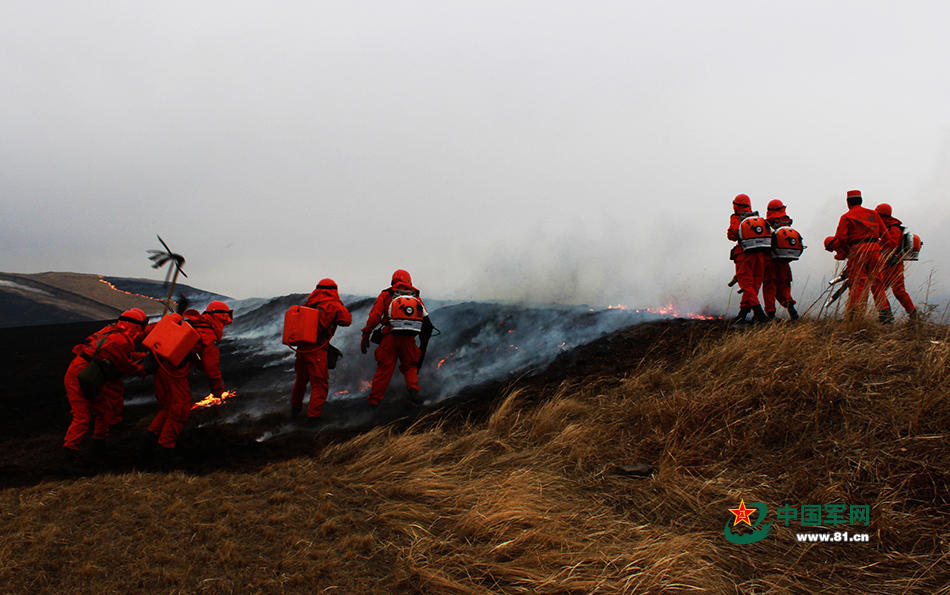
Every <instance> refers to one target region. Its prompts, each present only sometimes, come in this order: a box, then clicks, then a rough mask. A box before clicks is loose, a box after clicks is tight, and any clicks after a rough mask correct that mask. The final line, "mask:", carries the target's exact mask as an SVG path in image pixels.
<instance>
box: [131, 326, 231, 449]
mask: <svg viewBox="0 0 950 595" xmlns="http://www.w3.org/2000/svg"><path fill="white" fill-rule="evenodd" d="M184 318H185V321H186V322H187V323H188V324H190V325H191V326H192V328H194V329H195V330H196V331H198V336H199V340H198V343H197V344H195V347H194V348H193V349H192V351H191V353H190V354H189V355H188V356H186V357H185V359H184V360H182V362H181V364H179V365H178V366H174V365H172V363H171V362H169V361H168V360H165V359H164V358H162V357H160V356H158V355H157V354H156V355H155V359H156V360H158V369H157V370H156V371H155V398H156V399H157V400H158V407H159V410H158V413H157V414H156V415H155V418H154V419H153V420H152V423H151V424H149V426H148V431H149V432H151V433H152V434H154V435H155V436H156V437H157V439H158V445H159V446H162V447H165V448H175V444H176V443H177V442H178V435H179V434H180V433H181V429H182V427H184V425H185V422H186V421H188V415H189V414H190V412H191V404H192V397H191V383H190V382H189V380H188V375H189V373H190V372H191V360H192V359H197V358H200V360H201V366H202V369H203V370H204V373H205V376H207V377H208V383H209V384H210V385H211V393H212V394H213V395H214V396H215V397H218V398H220V397H221V394H222V393H223V392H224V380H223V379H222V378H221V368H220V366H219V363H220V361H221V353H220V351H219V350H218V341H220V340H221V335H222V334H223V332H224V325H225V324H227V322H226V321H225V319H222V318H221V315H219V314H207V313H204V314H200V313H198V311H197V310H187V311H186V312H185V314H184ZM195 356H197V358H196V357H195Z"/></svg>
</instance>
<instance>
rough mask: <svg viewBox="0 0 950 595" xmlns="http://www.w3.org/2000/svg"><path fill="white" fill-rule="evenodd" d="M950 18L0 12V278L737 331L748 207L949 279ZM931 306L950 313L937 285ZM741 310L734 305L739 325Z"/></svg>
mask: <svg viewBox="0 0 950 595" xmlns="http://www.w3.org/2000/svg"><path fill="white" fill-rule="evenodd" d="M948 22H950V8H948V5H947V4H946V3H944V2H913V1H909V2H880V1H860V2H859V1H854V2H828V1H823V2H810V1H805V2H802V1H796V2H765V1H762V2H736V1H718V2H698V1H690V2H663V3H661V2H649V3H648V2H633V1H624V2H560V1H551V0H546V1H536V2H517V1H515V2H512V1H505V2H494V1H486V0H479V1H478V2H452V1H445V0H440V1H431V2H428V1H417V2H398V1H397V2H392V1H387V2H360V1H347V2H269V3H266V4H265V3H261V2H241V1H233V0H229V1H227V2H210V1H209V2H194V1H189V2H174V1H172V2H168V1H166V2H160V3H159V2H151V3H146V2H34V1H30V2H26V1H24V2H16V1H10V0H2V1H0V81H2V85H3V92H2V93H0V197H2V198H0V200H2V203H0V204H2V206H0V270H3V271H8V272H41V271H47V270H63V271H77V272H95V273H105V274H111V275H121V276H135V277H151V278H161V274H159V273H156V272H154V271H153V270H152V269H150V268H149V266H148V265H149V263H148V261H147V260H146V254H145V251H146V250H147V249H150V248H155V247H157V240H155V234H156V233H158V234H161V235H162V237H163V238H164V239H165V240H166V241H168V243H169V244H170V245H171V247H172V248H173V249H175V250H176V251H179V252H181V253H183V254H184V255H185V256H186V257H187V258H188V263H187V265H186V267H185V270H186V271H187V272H188V274H189V277H190V278H189V279H188V282H189V283H190V284H192V285H195V286H197V287H201V288H204V289H209V290H213V291H218V292H221V293H225V294H229V295H233V296H235V297H250V296H270V295H278V294H284V293H289V292H303V291H308V290H309V289H310V288H312V286H313V284H314V283H315V281H317V280H318V279H319V278H321V277H323V276H332V277H334V278H335V279H336V280H337V282H338V283H339V284H340V287H341V290H342V291H344V292H347V293H373V292H375V291H378V290H379V289H380V288H382V287H384V286H386V285H387V284H388V281H389V276H390V274H391V273H392V271H393V269H394V268H406V269H408V270H409V271H410V272H411V273H412V274H413V277H414V279H415V280H416V282H417V285H419V286H420V287H421V288H422V289H423V291H424V293H425V294H426V295H430V296H434V297H435V296H438V297H455V298H467V297H474V298H491V297H498V298H505V299H517V298H528V299H534V300H542V301H547V300H560V301H565V302H575V303H579V302H585V303H596V304H607V303H612V304H615V303H623V304H626V305H630V306H649V305H658V304H661V303H665V302H667V301H669V300H671V299H672V300H674V301H676V302H677V303H678V304H679V305H681V306H682V307H684V308H690V309H697V308H702V307H704V306H709V307H711V308H712V309H713V310H719V311H723V310H725V308H726V304H727V300H728V299H729V292H728V290H726V288H725V283H726V282H727V281H728V280H729V278H730V277H731V275H732V272H733V271H732V263H731V262H730V261H729V260H728V251H729V248H730V243H729V242H728V241H727V240H726V239H725V229H726V226H727V224H728V218H729V214H730V212H731V201H732V198H733V196H734V195H735V194H737V193H739V192H745V193H747V194H749V195H750V196H751V197H752V200H753V207H755V208H758V209H760V210H761V211H762V212H763V213H764V211H765V204H766V203H767V202H768V201H769V200H770V199H772V198H781V199H782V200H784V201H785V202H786V204H788V207H789V208H788V212H789V215H791V216H792V217H793V218H794V219H795V220H796V223H797V224H798V227H799V229H800V231H801V232H802V233H803V235H804V236H805V238H806V244H808V245H809V246H810V248H809V250H807V251H806V254H805V257H804V258H803V259H802V261H801V262H799V263H797V264H795V265H793V271H794V274H795V276H796V288H795V289H793V291H796V292H798V291H801V289H803V285H804V284H805V283H806V282H807V283H808V284H809V287H810V288H811V289H814V288H817V286H818V284H819V283H821V282H822V280H823V279H826V278H828V277H829V276H830V274H831V272H832V270H833V266H834V264H833V261H832V259H831V257H830V255H828V254H827V253H825V252H823V251H822V249H821V242H822V239H823V238H824V236H826V235H830V234H832V233H833V232H834V229H835V226H836V224H837V220H838V217H839V216H840V214H841V213H843V212H844V210H845V206H844V202H845V199H844V197H845V192H846V191H847V190H848V189H851V188H859V189H861V190H862V191H863V192H864V195H865V202H866V204H867V205H868V206H871V207H873V206H874V205H876V204H877V203H878V202H890V203H891V204H892V205H893V207H894V214H895V216H897V217H898V218H901V219H903V220H904V221H905V223H907V224H908V225H910V226H911V227H912V228H914V229H915V230H916V231H917V232H918V233H919V234H920V235H921V236H922V237H923V238H924V242H925V246H924V252H923V253H922V259H923V260H922V261H921V262H920V263H918V264H916V265H915V267H916V268H915V269H914V271H913V272H911V273H910V274H909V282H908V286H909V289H911V291H912V292H914V291H916V290H917V288H919V287H920V286H921V284H922V283H924V282H925V281H926V279H927V278H928V277H929V276H930V273H931V272H933V273H934V277H935V278H936V279H937V280H938V281H937V285H938V286H939V284H940V277H941V274H942V272H941V268H940V267H941V266H942V264H943V261H944V260H945V257H946V256H947V255H950V234H948V233H947V232H946V229H947V225H948V224H950V217H948V214H950V206H948V205H950V201H948V200H947V199H948V194H950V114H948V110H950V74H948V71H947V65H946V61H947V57H948V56H950V41H948V40H950V36H948V35H947V33H946V25H947V23H948ZM934 291H937V292H939V291H943V289H942V288H941V287H935V289H934ZM735 305H736V300H735V299H733V300H732V306H733V307H735Z"/></svg>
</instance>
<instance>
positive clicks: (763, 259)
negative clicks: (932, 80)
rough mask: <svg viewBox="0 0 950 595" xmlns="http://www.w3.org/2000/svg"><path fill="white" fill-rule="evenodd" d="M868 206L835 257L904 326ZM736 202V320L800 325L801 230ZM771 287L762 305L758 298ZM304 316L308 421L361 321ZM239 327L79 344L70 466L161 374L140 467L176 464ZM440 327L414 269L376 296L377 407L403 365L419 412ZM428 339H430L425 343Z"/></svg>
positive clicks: (343, 313)
mask: <svg viewBox="0 0 950 595" xmlns="http://www.w3.org/2000/svg"><path fill="white" fill-rule="evenodd" d="M861 203H862V198H861V192H860V191H858V190H851V191H848V193H847V204H848V211H847V212H846V213H845V214H844V215H842V216H841V219H840V220H839V222H838V229H837V231H836V233H835V235H834V236H830V237H828V238H826V239H825V249H826V250H828V251H829V252H834V253H835V258H836V259H838V260H845V259H846V260H847V267H846V269H845V275H846V277H847V282H848V283H849V295H848V305H847V311H848V313H849V315H854V314H855V313H856V312H858V311H859V310H863V309H864V307H865V305H866V303H867V293H866V292H867V290H868V289H870V292H871V294H872V295H873V296H874V303H875V305H876V306H877V309H878V312H879V316H880V320H881V321H882V322H884V323H889V322H892V321H893V319H894V317H893V314H892V313H891V309H890V304H889V302H888V300H887V296H886V295H885V291H886V290H887V289H891V290H892V291H893V292H894V296H895V297H896V298H897V300H898V301H899V302H900V304H901V305H902V306H903V307H904V309H905V310H906V311H907V314H908V316H909V317H910V318H911V319H917V318H918V315H917V310H916V308H915V307H914V303H913V301H912V300H911V298H910V296H909V295H908V294H907V291H906V290H905V288H904V265H903V258H904V257H905V253H906V251H907V248H906V246H905V244H906V241H907V240H906V238H905V231H904V228H903V226H902V224H901V221H900V220H898V219H896V218H895V217H893V215H892V212H891V207H890V205H888V204H880V205H878V206H877V208H876V209H874V210H871V209H868V208H865V207H863V206H861ZM732 205H733V211H734V212H733V214H732V216H731V217H730V221H729V229H728V230H727V232H726V236H727V237H728V238H729V239H730V240H733V241H735V242H736V245H735V246H734V247H733V249H732V253H731V255H730V256H731V258H732V260H734V261H735V266H736V276H735V282H737V283H738V284H739V287H740V289H741V294H742V299H741V301H740V304H739V313H738V315H737V316H736V317H735V321H737V322H739V321H744V320H745V319H746V317H747V316H748V315H749V313H750V312H751V313H752V315H753V320H754V321H755V322H767V321H769V320H771V319H773V318H775V309H776V307H775V303H776V301H777V302H778V303H779V304H781V305H782V306H783V307H784V308H785V309H786V310H787V311H788V315H789V317H790V318H791V319H792V320H795V319H797V318H798V317H799V315H798V312H797V311H796V309H795V300H794V299H793V298H792V293H791V285H792V273H791V268H790V266H789V263H790V262H792V261H794V260H796V259H797V258H798V257H799V256H800V255H801V253H802V250H803V249H804V246H803V245H802V238H801V235H800V234H799V233H798V232H797V231H795V230H794V229H793V228H792V219H791V218H790V217H789V216H788V215H787V214H786V212H785V209H786V207H785V205H784V204H783V203H782V201H780V200H777V199H776V200H772V201H770V202H769V203H768V206H767V211H766V216H765V217H761V216H759V214H758V212H756V211H753V210H752V203H751V200H750V199H749V197H748V195H746V194H739V195H738V196H736V197H735V199H734V200H733V201H732ZM914 239H916V241H917V245H916V247H915V248H916V249H917V250H919V247H920V246H919V239H917V238H916V236H914ZM730 285H731V284H730ZM760 289H761V292H762V303H760V302H759V297H758V296H759V291H760ZM762 304H764V309H763V305H762ZM304 307H305V308H307V309H309V310H311V311H315V312H316V314H313V312H311V314H313V317H312V318H311V319H310V320H312V321H313V322H312V323H311V324H313V325H315V327H316V328H315V329H311V330H315V332H314V333H313V336H314V337H315V340H311V341H308V342H303V343H300V342H296V343H292V344H291V346H292V347H293V348H294V350H295V351H296V360H295V364H294V370H295V372H296V378H295V381H294V386H293V390H292V392H291V396H290V406H291V417H292V418H295V417H297V416H299V415H300V414H301V412H302V411H303V398H304V395H305V393H306V391H307V385H308V384H309V385H310V399H309V403H308V406H307V412H306V419H307V420H308V421H314V420H317V419H319V418H320V416H321V415H322V413H323V405H324V403H325V402H326V399H327V393H328V389H329V369H330V368H332V367H333V365H334V363H335V359H336V356H337V355H338V354H339V352H338V351H337V350H336V348H335V347H333V346H332V345H330V340H331V339H332V338H333V335H334V333H335V332H336V329H337V328H338V327H342V326H349V325H350V324H352V321H353V317H352V315H351V314H350V312H349V310H347V308H346V306H344V305H343V303H342V302H341V301H340V296H339V293H338V290H337V284H336V282H335V281H333V279H322V280H321V281H320V282H319V283H317V286H316V288H315V289H314V290H313V292H312V293H311V294H310V295H309V297H308V298H307V300H306V302H305V304H304ZM175 316H177V315H175ZM232 319H233V313H232V311H231V309H230V308H229V307H228V305H227V304H225V303H224V302H222V301H219V300H215V301H212V302H211V303H210V304H208V307H207V308H206V309H205V311H204V312H198V311H197V310H194V309H189V310H186V311H185V312H184V313H183V314H182V315H181V316H180V319H179V320H180V321H183V322H185V323H187V325H188V326H190V327H191V328H192V329H194V331H196V332H197V340H196V342H195V343H194V344H193V347H191V348H190V351H189V352H188V353H187V355H185V356H183V357H181V358H180V360H179V361H177V363H176V362H174V361H172V360H170V359H168V358H167V357H163V356H162V355H159V354H158V353H157V351H156V350H155V349H150V348H149V347H147V346H146V345H148V341H147V340H146V341H143V339H146V337H148V336H149V335H150V333H151V332H152V331H153V330H154V328H155V327H156V325H157V324H159V323H152V324H149V321H148V317H147V316H146V315H145V312H143V311H142V310H141V309H139V308H132V309H130V310H127V311H125V312H123V313H122V316H120V317H119V319H118V321H117V322H115V323H114V324H110V325H109V326H106V327H105V328H103V329H102V330H100V331H98V332H97V333H94V334H92V335H90V336H89V337H87V338H86V340H85V341H84V342H83V343H81V344H79V345H77V346H76V347H74V348H73V353H74V355H75V357H74V358H73V360H72V362H71V363H70V365H69V368H68V369H67V370H66V377H65V381H64V382H65V387H66V396H67V399H68V400H69V404H70V408H71V410H72V422H71V423H70V425H69V429H68V430H67V432H66V437H65V439H64V441H63V448H64V451H65V455H66V456H67V457H68V459H69V460H72V461H74V460H75V458H76V455H77V452H78V450H79V447H80V444H81V442H82V440H83V437H84V436H85V435H86V434H87V433H88V431H89V428H90V426H92V443H93V452H94V453H96V454H100V455H101V452H102V450H103V444H104V440H105V438H106V437H107V436H108V434H109V429H110V427H112V426H114V425H116V424H117V423H119V422H121V421H122V409H123V399H124V387H123V383H122V378H123V377H124V376H141V377H144V376H145V375H146V374H148V373H153V374H154V385H155V396H156V399H157V401H158V405H159V411H158V413H157V414H156V415H155V418H154V419H153V420H152V422H151V424H150V425H149V426H148V431H147V433H146V436H145V439H144V441H143V444H142V447H141V452H140V458H141V460H142V461H143V463H144V464H150V463H151V462H152V461H154V460H155V457H156V455H159V456H161V457H162V458H166V459H167V458H168V457H169V456H170V454H169V453H171V451H172V450H173V449H174V448H175V445H176V443H177V440H178V435H179V433H180V432H181V429H182V427H183V426H184V424H185V422H186V421H187V419H188V416H189V413H190V411H191V408H192V395H191V386H190V384H189V375H190V372H191V367H192V363H193V362H200V365H201V368H202V370H203V371H204V374H205V376H207V378H208V381H209V384H210V386H211V393H212V395H213V396H214V397H216V398H221V396H222V394H223V393H224V390H225V387H224V381H223V379H222V377H221V369H220V366H219V361H220V353H219V351H218V342H219V341H220V340H221V336H222V333H223V332H224V327H225V326H226V325H228V324H230V323H231V321H232ZM432 329H433V326H432V324H431V322H430V321H429V316H428V312H427V310H426V308H425V305H424V304H423V302H422V300H421V298H420V297H419V290H418V289H416V288H415V287H413V285H412V278H411V277H410V275H409V273H408V272H407V271H405V270H402V269H399V270H397V271H395V272H394V273H393V276H392V281H391V284H390V286H389V287H387V288H386V289H384V290H383V291H381V292H380V294H379V296H378V297H377V298H376V301H375V302H374V304H373V307H372V308H371V309H370V312H369V316H368V318H367V321H366V325H365V326H364V327H363V329H362V333H361V340H360V350H361V351H362V352H363V353H364V354H365V353H366V352H367V351H368V349H369V346H370V343H371V342H372V343H376V344H377V345H378V346H377V347H376V350H375V352H374V355H375V359H376V372H375V374H374V375H373V381H372V385H371V388H370V392H369V397H368V402H369V404H370V405H371V406H377V405H379V403H380V401H382V399H383V395H384V394H385V392H386V388H387V386H388V385H389V381H390V379H391V378H392V375H393V372H394V371H395V368H396V364H397V363H398V364H399V370H400V372H402V374H403V376H404V377H405V381H406V388H407V391H408V392H407V399H408V401H409V402H410V404H412V405H416V406H418V405H420V404H421V402H422V401H421V398H420V396H419V374H418V372H419V366H420V365H421V360H422V358H423V352H424V349H425V345H426V344H427V342H428V338H429V335H430V334H431V332H432ZM416 337H420V344H419V345H417V344H416ZM289 344H290V343H289ZM420 345H421V347H422V349H420ZM156 448H157V449H158V450H157V451H156Z"/></svg>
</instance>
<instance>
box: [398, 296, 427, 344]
mask: <svg viewBox="0 0 950 595" xmlns="http://www.w3.org/2000/svg"><path fill="white" fill-rule="evenodd" d="M425 317H426V307H425V306H424V305H423V304H422V300H420V299H419V296H417V295H415V294H414V293H409V294H399V293H396V294H395V295H394V296H393V299H392V300H391V301H390V302H389V326H390V327H392V329H393V331H392V332H393V334H394V335H418V334H419V333H421V332H422V320H423V319H424V318H425Z"/></svg>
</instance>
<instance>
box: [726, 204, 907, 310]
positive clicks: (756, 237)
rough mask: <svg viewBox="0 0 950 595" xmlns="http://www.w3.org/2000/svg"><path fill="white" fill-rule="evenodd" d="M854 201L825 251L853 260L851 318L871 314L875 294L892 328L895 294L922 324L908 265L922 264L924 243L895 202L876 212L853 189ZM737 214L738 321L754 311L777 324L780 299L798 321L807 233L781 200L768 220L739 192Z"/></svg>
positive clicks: (733, 230) (732, 232)
mask: <svg viewBox="0 0 950 595" xmlns="http://www.w3.org/2000/svg"><path fill="white" fill-rule="evenodd" d="M846 199H847V205H848V211H847V212H846V213H845V214H844V215H842V216H841V218H840V219H839V221H838V229H837V230H836V232H835V235H833V236H829V237H827V238H825V242H824V245H825V250H827V251H829V252H834V254H835V259H837V260H847V265H846V267H845V272H844V273H843V274H842V278H843V279H846V281H845V282H846V283H847V284H848V304H847V308H846V312H847V316H848V317H853V316H855V315H857V314H858V313H859V312H862V311H863V310H864V308H865V306H866V305H867V292H868V290H870V292H871V295H872V296H873V297H874V304H875V306H876V307H877V310H878V316H879V320H880V321H881V322H882V323H885V324H888V323H891V322H893V321H894V315H893V313H892V312H891V306H890V302H888V299H887V295H886V291H887V290H888V289H890V290H891V291H892V292H893V293H894V297H895V298H896V299H897V301H898V302H899V303H900V304H901V306H903V307H904V310H905V311H906V312H907V315H908V317H909V318H910V319H911V320H917V319H918V318H919V316H918V312H917V309H916V308H915V307H914V302H913V301H912V300H911V298H910V295H908V293H907V290H906V289H905V288H904V259H906V258H910V257H911V256H910V255H913V258H916V254H917V252H918V251H919V250H920V239H919V238H918V237H917V236H913V235H912V234H909V232H906V230H905V228H904V226H903V224H902V222H901V221H900V220H899V219H897V218H895V217H894V216H893V215H892V210H891V206H890V205H889V204H887V203H881V204H879V205H877V207H876V208H875V209H873V210H872V209H868V208H866V207H864V206H862V202H863V200H862V197H861V191H860V190H849V191H848V192H847V195H846ZM732 208H733V213H732V215H731V216H730V218H729V228H728V230H726V237H727V238H729V239H730V240H732V241H734V242H736V244H735V246H734V247H733V248H732V252H731V254H730V258H731V259H732V260H733V261H735V266H736V276H735V281H736V282H738V284H739V288H740V290H741V294H742V297H741V299H740V302H739V313H738V314H737V315H736V317H735V319H734V321H735V322H743V321H745V319H746V317H747V316H748V315H749V313H750V312H751V313H752V315H753V321H754V322H757V323H759V322H767V321H769V320H772V319H774V318H775V302H776V300H778V303H780V304H781V305H782V306H783V307H785V309H786V310H787V311H788V315H789V318H790V319H792V320H797V319H798V317H799V316H798V312H797V311H796V309H795V300H794V299H793V298H792V293H791V287H792V271H791V267H790V266H789V263H791V262H792V261H794V260H797V259H798V257H799V256H800V255H801V253H802V250H803V249H804V248H805V247H804V246H803V245H802V237H801V234H799V233H798V232H797V231H795V230H794V229H793V228H792V219H791V218H790V217H789V216H788V215H787V214H786V212H785V208H786V207H785V205H784V204H783V203H782V201H780V200H778V199H775V200H772V201H770V202H769V203H768V206H767V211H766V216H765V217H761V216H760V215H759V213H758V212H757V211H753V210H752V202H751V200H750V199H749V196H748V195H746V194H739V195H737V196H736V197H735V199H733V201H732ZM730 285H731V284H730ZM760 289H761V292H762V302H761V303H760V302H759V290H760ZM763 305H764V307H765V308H764V310H763Z"/></svg>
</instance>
